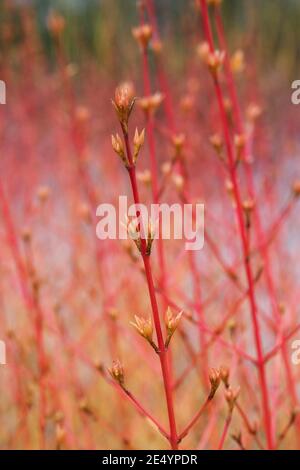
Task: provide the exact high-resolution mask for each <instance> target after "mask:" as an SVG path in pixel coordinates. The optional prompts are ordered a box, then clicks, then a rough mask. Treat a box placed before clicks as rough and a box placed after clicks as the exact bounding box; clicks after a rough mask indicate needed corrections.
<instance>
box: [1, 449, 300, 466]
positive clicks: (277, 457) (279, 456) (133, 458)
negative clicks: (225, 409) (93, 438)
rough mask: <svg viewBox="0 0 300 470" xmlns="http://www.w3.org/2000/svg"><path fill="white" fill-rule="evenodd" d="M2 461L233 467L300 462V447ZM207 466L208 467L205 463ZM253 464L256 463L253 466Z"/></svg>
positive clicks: (21, 455)
mask: <svg viewBox="0 0 300 470" xmlns="http://www.w3.org/2000/svg"><path fill="white" fill-rule="evenodd" d="M0 459H1V465H2V468H4V465H5V463H11V462H16V463H19V462H20V463H21V464H22V465H24V464H27V463H28V464H29V463H31V462H32V463H33V464H36V463H41V464H45V463H46V464H49V465H51V464H55V463H56V462H57V463H60V462H62V463H68V464H72V463H73V462H74V464H75V465H81V464H82V465H83V466H84V468H87V466H89V467H90V466H95V467H97V466H103V467H104V468H105V467H107V466H108V465H121V466H123V467H126V468H137V467H139V466H141V465H150V466H151V465H154V466H157V465H165V466H168V465H177V466H185V467H186V466H188V465H194V466H197V465H202V466H203V465H204V466H205V465H209V464H214V465H221V464H223V463H225V464H230V465H231V464H232V465H233V468H236V466H237V465H245V464H246V465H250V466H253V465H255V464H256V463H260V464H263V465H272V464H276V465H278V464H280V463H283V464H285V465H287V464H299V456H298V454H297V452H296V451H268V452H266V451H239V450H237V451H221V452H220V451H189V450H186V451H161V450H157V451H156V450H143V451H118V450H112V451H108V450H105V451H100V450H99V451H84V450H77V451H2V453H1V457H0ZM204 468H205V467H204ZM252 468H253V467H252Z"/></svg>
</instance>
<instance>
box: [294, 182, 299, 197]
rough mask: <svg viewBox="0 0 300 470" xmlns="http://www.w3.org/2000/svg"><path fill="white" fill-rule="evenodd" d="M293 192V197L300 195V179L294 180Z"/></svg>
mask: <svg viewBox="0 0 300 470" xmlns="http://www.w3.org/2000/svg"><path fill="white" fill-rule="evenodd" d="M293 194H294V196H295V197H299V196H300V180H296V181H295V182H294V183H293Z"/></svg>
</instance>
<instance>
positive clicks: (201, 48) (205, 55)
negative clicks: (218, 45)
mask: <svg viewBox="0 0 300 470" xmlns="http://www.w3.org/2000/svg"><path fill="white" fill-rule="evenodd" d="M197 54H198V56H199V57H200V59H201V60H202V61H203V62H204V63H206V64H207V62H208V59H209V54H210V48H209V44H208V42H202V43H201V44H199V45H198V46H197Z"/></svg>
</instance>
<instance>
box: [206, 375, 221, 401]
mask: <svg viewBox="0 0 300 470" xmlns="http://www.w3.org/2000/svg"><path fill="white" fill-rule="evenodd" d="M208 377H209V381H210V393H209V400H212V399H213V397H214V396H215V393H216V391H217V390H218V388H219V385H220V382H221V377H220V371H219V370H218V369H214V368H212V369H210V371H209V374H208Z"/></svg>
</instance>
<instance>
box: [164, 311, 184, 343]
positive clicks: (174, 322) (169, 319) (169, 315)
mask: <svg viewBox="0 0 300 470" xmlns="http://www.w3.org/2000/svg"><path fill="white" fill-rule="evenodd" d="M182 314H183V310H181V312H179V313H177V315H175V316H174V314H173V312H172V310H171V309H170V307H168V308H167V311H166V315H165V324H166V329H167V340H166V344H165V346H166V348H167V347H168V346H169V343H170V340H171V338H172V336H173V334H174V332H175V331H176V329H177V327H178V325H179V322H180V320H181V317H182Z"/></svg>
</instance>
